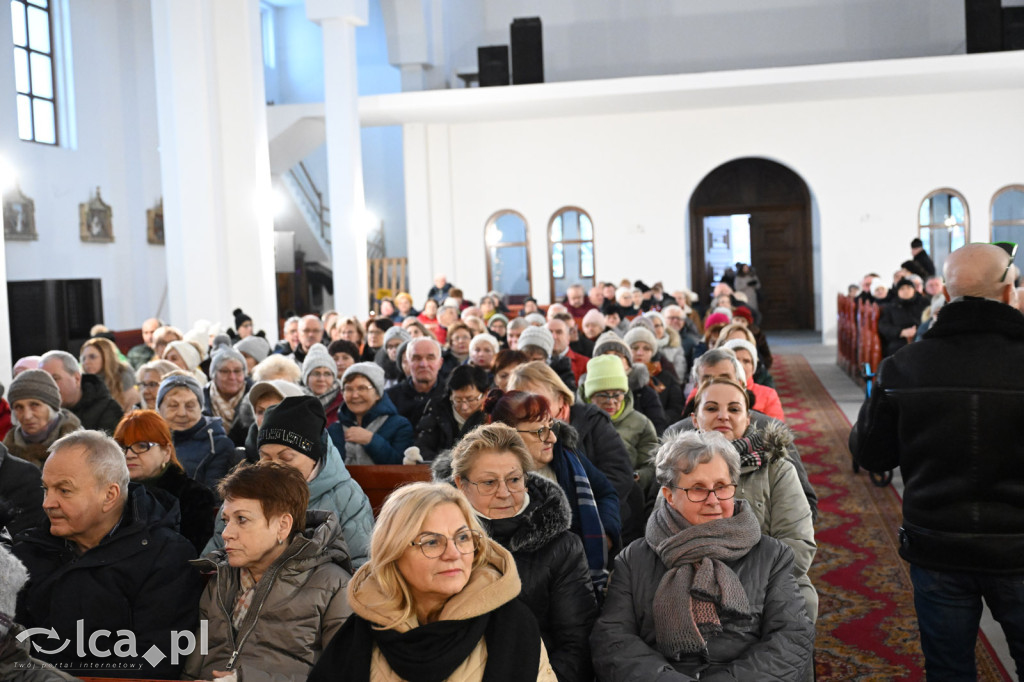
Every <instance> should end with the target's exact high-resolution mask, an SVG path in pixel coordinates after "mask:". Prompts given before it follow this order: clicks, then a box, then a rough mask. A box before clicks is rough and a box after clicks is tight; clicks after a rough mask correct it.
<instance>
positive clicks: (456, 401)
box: [452, 394, 484, 405]
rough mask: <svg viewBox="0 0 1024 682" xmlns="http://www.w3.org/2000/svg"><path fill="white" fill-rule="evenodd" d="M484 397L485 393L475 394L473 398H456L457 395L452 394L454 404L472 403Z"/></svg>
mask: <svg viewBox="0 0 1024 682" xmlns="http://www.w3.org/2000/svg"><path fill="white" fill-rule="evenodd" d="M483 397H484V396H483V394H480V395H478V396H475V397H473V398H456V397H455V396H452V404H453V405H472V404H473V403H478V402H480V399H481V398H483Z"/></svg>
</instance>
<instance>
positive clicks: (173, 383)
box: [156, 374, 206, 408]
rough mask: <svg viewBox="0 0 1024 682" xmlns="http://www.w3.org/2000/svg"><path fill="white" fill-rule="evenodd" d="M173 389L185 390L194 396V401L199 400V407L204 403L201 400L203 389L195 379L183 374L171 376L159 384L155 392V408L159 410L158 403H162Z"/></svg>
mask: <svg viewBox="0 0 1024 682" xmlns="http://www.w3.org/2000/svg"><path fill="white" fill-rule="evenodd" d="M175 388H187V389H188V390H190V391H192V392H193V393H195V394H196V399H197V400H199V405H200V406H202V405H204V404H205V403H206V401H205V400H203V387H202V386H200V385H199V382H198V381H196V379H195V377H192V376H185V375H184V374H172V375H171V376H169V377H167V378H165V379H164V380H163V381H161V382H160V388H158V389H157V391H156V406H157V407H158V408H159V407H160V403H162V402H163V401H164V398H165V397H166V396H167V394H168V393H170V392H171V391H172V390H174V389H175Z"/></svg>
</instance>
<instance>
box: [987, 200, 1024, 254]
mask: <svg viewBox="0 0 1024 682" xmlns="http://www.w3.org/2000/svg"><path fill="white" fill-rule="evenodd" d="M992 241H994V242H1013V243H1015V244H1024V185H1009V186H1008V187H1004V188H1002V189H1001V190H999V191H998V192H996V193H995V195H994V196H993V197H992ZM1017 267H1018V268H1019V267H1021V263H1020V262H1018V263H1017Z"/></svg>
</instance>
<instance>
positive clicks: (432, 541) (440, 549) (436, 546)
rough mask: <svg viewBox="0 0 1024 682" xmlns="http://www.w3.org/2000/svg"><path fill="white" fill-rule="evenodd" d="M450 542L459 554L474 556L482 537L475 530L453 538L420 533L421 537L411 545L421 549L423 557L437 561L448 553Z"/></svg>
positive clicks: (458, 534)
mask: <svg viewBox="0 0 1024 682" xmlns="http://www.w3.org/2000/svg"><path fill="white" fill-rule="evenodd" d="M449 540H451V541H452V542H454V543H455V549H456V550H458V552H459V554H472V553H473V552H475V551H476V550H477V548H478V547H479V546H480V540H481V537H480V533H478V532H477V531H475V530H460V531H459V532H458V533H456V534H455V537H453V538H449V537H448V536H447V535H441V534H440V533H420V536H419V537H418V538H417V539H416V540H413V541H412V542H410V543H409V545H410V546H412V547H419V548H420V551H421V552H423V556H425V557H427V558H428V559H437V558H438V557H440V556H441V555H443V554H444V553H445V551H447V549H448V541H449Z"/></svg>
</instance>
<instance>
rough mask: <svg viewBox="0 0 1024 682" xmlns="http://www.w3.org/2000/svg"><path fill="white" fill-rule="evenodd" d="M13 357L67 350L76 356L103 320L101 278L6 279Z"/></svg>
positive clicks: (15, 358)
mask: <svg viewBox="0 0 1024 682" xmlns="http://www.w3.org/2000/svg"><path fill="white" fill-rule="evenodd" d="M7 302H8V308H9V315H10V323H11V357H12V358H13V359H14V360H17V359H18V358H21V357H24V356H26V355H42V354H43V353H45V352H46V351H48V350H66V351H68V352H69V353H71V354H72V355H75V356H77V355H78V351H79V350H81V348H82V344H83V343H85V341H86V340H87V339H88V338H89V329H91V328H92V326H93V325H94V324H99V323H101V322H103V290H102V282H101V280H99V279H46V280H33V281H23V282H8V283H7Z"/></svg>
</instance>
